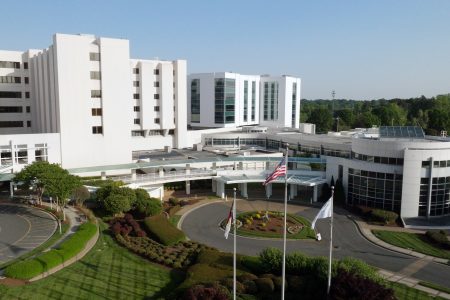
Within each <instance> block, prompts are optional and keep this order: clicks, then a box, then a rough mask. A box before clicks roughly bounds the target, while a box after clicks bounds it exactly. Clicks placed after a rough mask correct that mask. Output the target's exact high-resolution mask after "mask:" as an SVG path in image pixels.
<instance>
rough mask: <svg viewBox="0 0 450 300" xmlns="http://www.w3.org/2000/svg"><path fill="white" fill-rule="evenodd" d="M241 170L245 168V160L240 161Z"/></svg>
mask: <svg viewBox="0 0 450 300" xmlns="http://www.w3.org/2000/svg"><path fill="white" fill-rule="evenodd" d="M239 170H244V162H242V161H240V162H239Z"/></svg>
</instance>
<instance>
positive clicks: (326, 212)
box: [311, 197, 333, 229]
mask: <svg viewBox="0 0 450 300" xmlns="http://www.w3.org/2000/svg"><path fill="white" fill-rule="evenodd" d="M332 198H333V197H331V198H330V199H328V201H327V203H325V204H324V205H323V206H322V208H321V209H320V211H319V213H318V214H317V216H316V217H315V218H314V221H313V222H312V224H311V228H312V229H314V227H315V226H316V221H317V220H318V219H325V218H330V217H331V201H332Z"/></svg>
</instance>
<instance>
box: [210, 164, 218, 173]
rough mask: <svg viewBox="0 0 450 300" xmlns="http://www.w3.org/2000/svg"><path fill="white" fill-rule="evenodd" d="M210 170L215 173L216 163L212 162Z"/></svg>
mask: <svg viewBox="0 0 450 300" xmlns="http://www.w3.org/2000/svg"><path fill="white" fill-rule="evenodd" d="M211 169H212V170H214V171H215V170H216V169H217V163H215V162H213V163H212V167H211Z"/></svg>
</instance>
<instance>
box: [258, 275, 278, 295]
mask: <svg viewBox="0 0 450 300" xmlns="http://www.w3.org/2000/svg"><path fill="white" fill-rule="evenodd" d="M254 282H255V283H256V286H257V287H258V290H259V292H260V293H272V292H273V291H274V290H275V285H274V284H273V281H272V279H271V278H258V279H255V280H254Z"/></svg>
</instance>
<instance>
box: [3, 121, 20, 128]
mask: <svg viewBox="0 0 450 300" xmlns="http://www.w3.org/2000/svg"><path fill="white" fill-rule="evenodd" d="M8 127H11V128H12V127H23V122H22V121H0V128H8Z"/></svg>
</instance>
